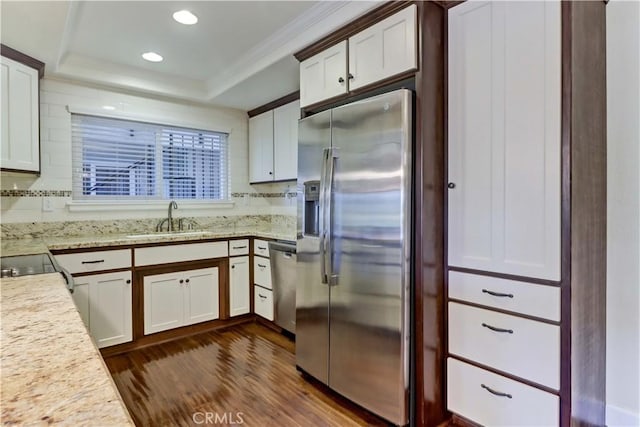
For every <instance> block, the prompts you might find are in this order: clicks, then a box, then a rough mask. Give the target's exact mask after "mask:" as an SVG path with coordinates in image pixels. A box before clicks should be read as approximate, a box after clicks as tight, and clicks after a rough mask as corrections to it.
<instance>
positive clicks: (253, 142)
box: [249, 110, 273, 182]
mask: <svg viewBox="0 0 640 427" xmlns="http://www.w3.org/2000/svg"><path fill="white" fill-rule="evenodd" d="M263 181H273V110H269V111H266V112H264V113H262V114H258V115H257V116H255V117H251V118H250V119H249V182H263Z"/></svg>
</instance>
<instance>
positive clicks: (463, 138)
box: [448, 2, 561, 280]
mask: <svg viewBox="0 0 640 427" xmlns="http://www.w3.org/2000/svg"><path fill="white" fill-rule="evenodd" d="M560 60H561V52H560V3H559V2H466V3H463V4H461V5H459V6H456V7H454V8H451V9H449V68H448V70H449V89H448V90H449V138H448V144H449V182H450V183H449V188H450V189H449V190H448V203H449V208H448V212H449V218H448V233H449V236H448V239H449V242H448V247H449V264H450V265H452V266H458V267H467V268H472V269H478V270H485V271H495V272H500V273H508V274H515V275H521V276H528V277H537V278H543V279H550V280H559V279H560V95H561V94H560V77H561V73H560V71H561V69H560V65H561V62H560Z"/></svg>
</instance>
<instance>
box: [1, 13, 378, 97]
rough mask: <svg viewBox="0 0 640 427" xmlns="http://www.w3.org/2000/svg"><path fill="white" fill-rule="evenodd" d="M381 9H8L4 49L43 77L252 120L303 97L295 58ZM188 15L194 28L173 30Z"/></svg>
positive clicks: (4, 21) (3, 18)
mask: <svg viewBox="0 0 640 427" xmlns="http://www.w3.org/2000/svg"><path fill="white" fill-rule="evenodd" d="M378 3H380V1H379V0H372V1H326V0H325V1H237V0H236V1H7V0H3V1H2V2H0V12H1V13H0V15H1V27H0V28H1V33H0V40H1V41H2V43H3V44H5V45H7V46H10V47H12V48H14V49H17V50H19V51H21V52H24V53H26V54H27V55H30V56H33V57H35V58H37V59H39V60H41V61H43V62H45V64H46V68H45V75H47V76H54V77H61V78H66V79H72V80H79V81H84V82H89V83H93V84H101V85H107V86H112V87H116V88H119V89H130V90H133V91H136V92H144V93H152V94H154V95H162V96H168V97H171V98H180V99H184V100H189V101H195V102H201V103H207V104H214V105H222V106H227V107H232V108H239V109H242V110H250V109H252V108H255V107H257V106H260V105H262V104H265V103H267V102H269V101H272V100H274V99H277V98H279V97H281V96H284V95H286V94H288V93H291V92H294V91H296V90H298V88H299V80H298V62H297V61H296V60H295V58H293V56H292V53H293V52H295V51H297V50H299V49H301V48H303V47H305V46H307V45H309V44H310V43H312V42H313V41H315V40H318V39H319V38H321V37H323V36H324V35H326V34H328V33H330V32H331V31H333V30H335V29H336V28H338V27H340V26H342V25H344V24H346V23H347V22H349V21H351V20H352V19H354V18H356V17H357V16H360V15H362V14H363V13H364V12H366V11H368V10H370V9H371V8H373V7H375V6H376V5H377V4H378ZM182 9H187V10H189V11H191V12H193V13H194V14H195V15H196V16H197V17H198V23H197V24H196V25H191V26H187V25H182V24H179V23H177V22H175V21H174V20H173V18H172V14H173V12H175V11H178V10H182ZM147 51H154V52H157V53H159V54H160V55H162V56H163V57H164V61H162V62H159V63H151V62H147V61H145V60H143V59H142V57H141V56H140V55H141V54H142V53H143V52H147Z"/></svg>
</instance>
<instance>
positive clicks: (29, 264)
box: [0, 253, 73, 293]
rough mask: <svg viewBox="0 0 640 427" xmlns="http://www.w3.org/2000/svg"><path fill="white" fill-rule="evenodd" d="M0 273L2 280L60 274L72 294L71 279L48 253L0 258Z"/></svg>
mask: <svg viewBox="0 0 640 427" xmlns="http://www.w3.org/2000/svg"><path fill="white" fill-rule="evenodd" d="M0 271H1V272H2V273H1V277H2V278H5V277H20V276H29V275H33V274H46V273H61V274H62V275H63V276H64V278H65V280H66V282H67V287H68V289H69V292H71V293H73V277H71V274H69V272H68V271H66V270H65V269H63V268H62V267H60V265H58V263H56V261H55V259H53V258H52V257H51V256H50V255H49V254H48V253H41V254H33V255H16V256H3V257H0Z"/></svg>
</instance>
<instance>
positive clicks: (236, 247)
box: [233, 246, 247, 249]
mask: <svg viewBox="0 0 640 427" xmlns="http://www.w3.org/2000/svg"><path fill="white" fill-rule="evenodd" d="M233 249H247V247H246V246H233Z"/></svg>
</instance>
